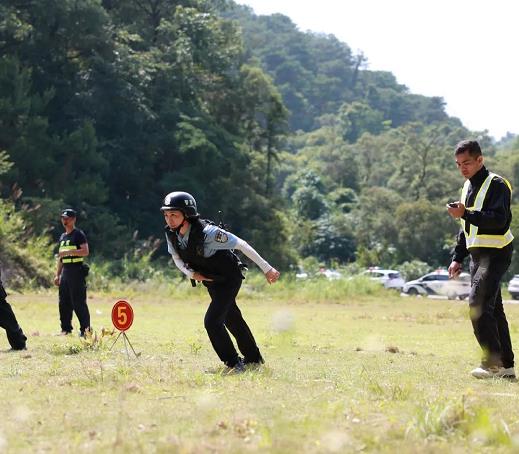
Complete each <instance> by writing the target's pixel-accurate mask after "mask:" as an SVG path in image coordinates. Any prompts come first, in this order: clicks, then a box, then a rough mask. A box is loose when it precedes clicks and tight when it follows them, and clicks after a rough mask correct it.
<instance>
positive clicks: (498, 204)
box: [462, 178, 511, 230]
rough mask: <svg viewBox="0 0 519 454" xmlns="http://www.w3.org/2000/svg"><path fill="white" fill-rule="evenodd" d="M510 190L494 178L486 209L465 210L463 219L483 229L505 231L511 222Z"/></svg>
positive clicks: (502, 182) (489, 190) (501, 181)
mask: <svg viewBox="0 0 519 454" xmlns="http://www.w3.org/2000/svg"><path fill="white" fill-rule="evenodd" d="M510 196H511V194H510V189H509V188H508V186H507V185H506V183H505V182H504V181H503V180H502V179H500V178H494V179H493V180H492V183H491V184H490V188H488V193H487V197H486V203H485V209H484V210H482V211H471V210H465V213H464V214H463V216H462V217H463V219H465V221H466V222H468V223H469V224H472V225H475V226H477V227H481V228H483V229H496V230H497V229H504V228H505V227H506V225H507V223H508V222H509V219H508V218H509V213H510Z"/></svg>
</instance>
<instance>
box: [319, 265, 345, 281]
mask: <svg viewBox="0 0 519 454" xmlns="http://www.w3.org/2000/svg"><path fill="white" fill-rule="evenodd" d="M317 276H323V277H325V278H326V279H328V280H329V281H333V280H335V279H340V278H341V277H342V274H341V273H339V272H338V271H335V270H330V269H328V268H326V269H325V268H321V269H320V270H319V271H318V272H317Z"/></svg>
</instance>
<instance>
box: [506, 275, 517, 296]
mask: <svg viewBox="0 0 519 454" xmlns="http://www.w3.org/2000/svg"><path fill="white" fill-rule="evenodd" d="M508 292H509V293H510V295H511V296H512V298H513V299H514V300H519V274H516V275H514V277H513V278H512V280H511V281H510V282H509V283H508Z"/></svg>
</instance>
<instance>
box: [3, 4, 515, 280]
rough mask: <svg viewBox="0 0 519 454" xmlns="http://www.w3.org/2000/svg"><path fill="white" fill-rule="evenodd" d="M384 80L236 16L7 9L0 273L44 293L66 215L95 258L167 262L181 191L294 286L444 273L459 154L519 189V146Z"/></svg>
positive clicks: (161, 7) (308, 41)
mask: <svg viewBox="0 0 519 454" xmlns="http://www.w3.org/2000/svg"><path fill="white" fill-rule="evenodd" d="M368 68H369V66H368V61H367V60H366V58H365V57H364V55H362V54H354V53H353V52H352V51H351V49H350V48H349V47H348V45H347V44H345V43H342V42H340V41H338V40H337V39H336V38H335V37H334V36H331V35H322V34H315V33H310V32H302V31H300V30H298V28H297V27H296V26H295V25H294V23H293V22H292V21H291V20H290V19H289V18H287V17H285V16H283V15H279V14H275V15H271V16H257V15H255V14H254V13H253V12H252V10H251V9H250V8H248V7H244V6H238V5H236V4H235V3H234V2H232V1H227V0H219V1H216V0H59V1H58V0H3V1H2V2H1V3H0V152H1V153H0V183H1V187H0V190H1V191H2V199H3V201H2V205H1V210H2V219H3V220H2V221H1V222H2V223H1V225H0V254H1V257H0V261H2V266H3V267H13V266H18V267H19V268H23V269H26V268H27V267H32V268H33V269H34V270H35V271H34V273H33V274H36V277H37V276H38V272H37V270H38V269H39V268H40V265H39V264H38V262H34V263H29V264H28V261H29V262H30V260H29V259H28V258H27V257H26V254H25V253H24V251H25V249H24V248H27V247H34V246H30V245H31V244H32V245H34V244H43V243H45V238H47V239H49V240H50V241H51V242H52V241H54V240H55V239H56V237H57V235H59V233H60V231H61V229H60V226H59V212H60V209H61V208H63V207H68V206H70V207H74V208H75V209H77V210H78V211H79V213H80V217H79V224H80V226H81V228H82V229H84V230H85V231H86V233H87V235H88V237H89V243H90V246H91V250H92V255H93V257H94V259H95V260H106V261H117V260H118V259H121V258H122V257H128V256H131V254H134V252H135V251H136V250H141V249H143V248H148V249H149V250H151V251H152V252H153V251H154V250H155V249H157V248H158V249H157V251H156V252H155V253H154V255H153V256H154V257H155V258H156V259H160V257H161V254H164V247H160V243H159V241H158V240H162V238H163V233H162V228H163V223H164V222H163V219H162V217H161V214H160V212H159V207H160V205H161V200H162V198H163V196H164V195H165V194H166V193H168V192H170V191H173V190H184V191H188V192H190V193H192V194H193V195H194V196H195V197H196V199H197V201H198V204H199V210H200V211H201V213H202V215H203V216H204V217H208V218H213V219H216V220H218V216H219V215H218V211H222V212H223V213H224V220H225V223H226V224H227V225H229V226H230V228H231V230H232V231H233V232H235V233H236V234H238V235H240V236H243V237H244V238H245V239H246V240H248V241H249V242H250V243H251V244H252V245H253V246H255V247H256V248H257V249H258V251H260V252H261V253H262V254H263V255H264V256H265V257H266V258H268V260H269V261H270V262H271V263H273V264H275V265H276V266H278V267H279V268H280V269H288V268H289V267H290V266H295V265H296V264H298V263H301V261H303V260H305V259H308V258H309V257H310V258H312V257H313V258H315V260H316V261H318V262H321V263H331V262H333V263H339V264H341V263H342V264H344V263H349V262H353V261H356V262H357V263H358V264H359V265H360V266H369V265H381V266H398V265H399V264H402V263H404V262H409V261H413V260H419V261H423V262H427V263H428V264H429V265H431V266H439V265H445V264H447V262H448V258H449V250H450V248H451V247H452V244H453V238H454V234H455V232H456V230H457V226H456V224H455V223H454V222H453V221H452V220H451V219H450V218H449V217H448V215H447V214H446V212H445V208H444V205H445V202H446V201H448V200H453V199H456V197H457V194H458V191H459V189H460V187H461V184H462V180H461V177H460V176H459V174H458V172H457V169H456V167H455V165H454V157H453V148H454V145H455V144H456V143H457V142H458V141H459V140H461V139H464V138H467V137H475V138H477V139H478V140H479V141H480V143H481V145H482V147H483V149H484V153H485V155H486V158H487V162H488V163H489V165H490V166H491V167H492V169H493V170H494V171H496V172H500V173H502V174H503V175H504V176H506V177H508V178H509V179H510V180H511V182H512V184H513V185H514V186H516V187H517V186H519V140H518V139H517V137H515V136H513V135H509V136H508V137H506V138H505V139H503V140H502V141H500V142H497V143H496V142H495V141H494V140H493V139H492V138H491V137H489V136H488V134H487V133H486V131H469V130H467V129H466V128H465V127H464V126H463V124H462V122H461V121H460V120H459V119H457V118H453V117H449V116H448V115H447V114H446V112H445V109H444V101H443V99H442V98H439V97H425V96H421V95H418V94H413V93H410V92H409V90H408V89H407V88H406V87H405V86H404V85H402V84H399V83H398V82H397V80H396V78H395V77H394V75H393V74H391V73H388V72H381V71H370V70H369V69H368ZM516 200H517V199H515V198H514V202H516ZM514 213H517V215H516V216H515V219H514V224H516V223H519V205H517V206H516V205H514ZM516 232H518V233H519V229H516ZM155 239H157V241H155ZM42 250H44V249H42ZM518 260H519V259H518ZM518 263H519V261H518ZM514 266H515V265H514ZM517 270H519V267H517ZM28 274H30V273H29V272H28ZM42 279H43V278H42Z"/></svg>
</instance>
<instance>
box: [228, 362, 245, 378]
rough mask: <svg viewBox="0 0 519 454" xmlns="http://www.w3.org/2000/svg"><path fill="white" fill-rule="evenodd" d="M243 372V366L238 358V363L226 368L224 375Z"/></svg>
mask: <svg viewBox="0 0 519 454" xmlns="http://www.w3.org/2000/svg"><path fill="white" fill-rule="evenodd" d="M243 372H245V364H244V363H243V360H242V359H241V358H238V361H237V362H236V363H235V364H234V365H233V366H227V370H226V371H225V372H224V375H235V374H241V373H243Z"/></svg>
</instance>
